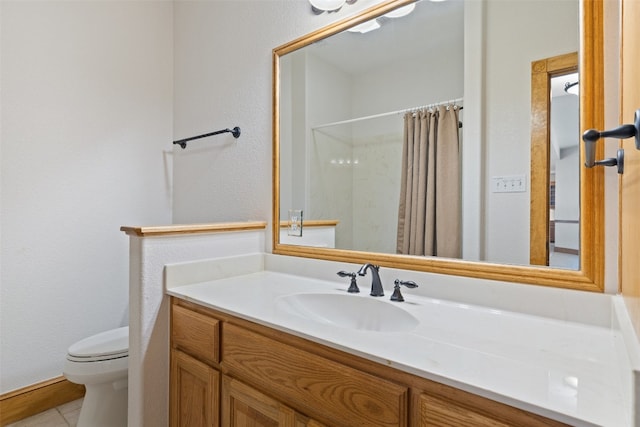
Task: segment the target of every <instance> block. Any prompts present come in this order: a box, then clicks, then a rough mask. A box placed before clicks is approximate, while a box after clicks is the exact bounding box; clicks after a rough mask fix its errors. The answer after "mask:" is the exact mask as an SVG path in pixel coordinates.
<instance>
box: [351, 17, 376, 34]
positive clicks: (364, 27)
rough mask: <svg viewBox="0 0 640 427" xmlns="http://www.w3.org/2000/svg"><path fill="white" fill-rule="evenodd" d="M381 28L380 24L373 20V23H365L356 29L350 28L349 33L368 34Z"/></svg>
mask: <svg viewBox="0 0 640 427" xmlns="http://www.w3.org/2000/svg"><path fill="white" fill-rule="evenodd" d="M378 28H380V24H379V23H378V21H377V20H375V19H372V20H371V21H366V22H363V23H362V24H360V25H356V26H355V27H352V28H349V29H348V30H347V31H351V32H352V33H361V34H364V33H368V32H369V31H373V30H377V29H378Z"/></svg>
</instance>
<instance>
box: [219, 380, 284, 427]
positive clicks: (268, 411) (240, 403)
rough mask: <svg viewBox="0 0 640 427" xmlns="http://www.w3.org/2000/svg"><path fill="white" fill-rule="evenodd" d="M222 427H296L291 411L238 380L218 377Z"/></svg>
mask: <svg viewBox="0 0 640 427" xmlns="http://www.w3.org/2000/svg"><path fill="white" fill-rule="evenodd" d="M222 425H223V426H225V427H276V426H281V427H296V413H295V411H294V410H293V409H291V408H288V407H286V406H284V405H282V404H281V403H280V402H278V401H276V400H274V399H272V398H270V397H268V396H265V395H264V394H262V393H260V392H259V391H257V390H255V389H253V388H252V387H249V386H247V385H245V384H243V383H241V382H239V381H238V380H235V379H233V378H230V377H227V376H226V375H223V376H222Z"/></svg>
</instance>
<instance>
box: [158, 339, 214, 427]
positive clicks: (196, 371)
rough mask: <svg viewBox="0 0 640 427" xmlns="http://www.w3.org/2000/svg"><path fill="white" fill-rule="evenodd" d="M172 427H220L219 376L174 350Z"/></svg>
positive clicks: (171, 403) (171, 404) (198, 362)
mask: <svg viewBox="0 0 640 427" xmlns="http://www.w3.org/2000/svg"><path fill="white" fill-rule="evenodd" d="M170 381H171V392H170V404H169V406H170V416H171V426H172V427H218V426H219V413H220V406H219V402H220V373H219V372H218V371H216V370H215V369H213V368H211V367H210V366H209V365H207V364H205V363H202V362H200V361H198V360H196V359H194V358H193V357H191V356H188V355H187V354H185V353H182V352H181V351H179V350H172V351H171V375H170Z"/></svg>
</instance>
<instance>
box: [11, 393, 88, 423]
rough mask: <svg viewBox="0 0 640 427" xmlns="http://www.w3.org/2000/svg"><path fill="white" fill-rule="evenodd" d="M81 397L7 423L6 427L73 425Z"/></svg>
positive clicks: (80, 403) (75, 421)
mask: <svg viewBox="0 0 640 427" xmlns="http://www.w3.org/2000/svg"><path fill="white" fill-rule="evenodd" d="M81 406H82V399H78V400H74V401H73V402H69V403H65V404H64V405H60V406H58V407H57V408H53V409H49V410H48V411H44V412H41V413H39V414H37V415H34V416H32V417H29V418H25V419H24V420H20V421H17V422H15V423H13V424H9V425H7V426H6V427H69V426H71V427H75V425H76V424H77V423H78V417H79V416H80V407H81Z"/></svg>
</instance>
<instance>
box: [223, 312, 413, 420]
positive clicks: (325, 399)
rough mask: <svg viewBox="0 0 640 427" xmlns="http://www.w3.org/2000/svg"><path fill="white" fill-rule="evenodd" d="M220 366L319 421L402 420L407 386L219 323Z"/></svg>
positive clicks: (242, 329) (404, 416) (405, 418)
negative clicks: (221, 336)
mask: <svg viewBox="0 0 640 427" xmlns="http://www.w3.org/2000/svg"><path fill="white" fill-rule="evenodd" d="M222 333H223V343H224V345H223V349H222V366H223V367H224V368H225V369H226V370H227V371H228V372H229V373H230V374H231V375H233V376H234V377H236V378H240V379H243V380H245V381H247V382H248V383H250V384H253V385H254V386H256V387H257V388H259V389H261V390H263V391H264V392H266V393H268V394H270V395H271V396H272V397H274V398H276V399H279V400H281V401H283V402H286V403H287V404H288V405H290V406H292V407H294V408H295V409H296V410H299V411H300V412H302V413H304V414H307V415H308V416H311V417H312V418H314V419H317V420H319V421H321V422H323V423H326V424H329V425H339V426H345V427H347V426H363V425H367V426H374V425H375V426H395V427H397V426H400V427H402V426H406V425H407V408H408V403H407V399H408V398H407V396H408V390H407V387H403V386H400V385H398V384H396V383H392V382H390V381H386V380H382V379H380V378H376V377H374V376H372V375H369V374H366V373H363V372H360V371H357V370H355V369H352V368H350V367H347V366H344V365H342V364H340V363H338V362H334V361H332V360H328V359H325V358H323V357H320V356H317V355H315V354H312V353H310V352H307V351H304V350H301V349H299V348H295V347H292V346H289V345H287V344H282V343H279V342H276V341H274V340H272V339H270V338H267V337H265V336H262V335H259V334H256V333H254V332H251V331H248V330H246V329H244V328H240V327H238V326H235V325H232V324H229V323H225V324H224V327H223V331H222Z"/></svg>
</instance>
